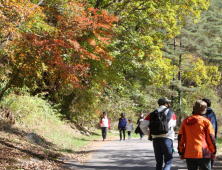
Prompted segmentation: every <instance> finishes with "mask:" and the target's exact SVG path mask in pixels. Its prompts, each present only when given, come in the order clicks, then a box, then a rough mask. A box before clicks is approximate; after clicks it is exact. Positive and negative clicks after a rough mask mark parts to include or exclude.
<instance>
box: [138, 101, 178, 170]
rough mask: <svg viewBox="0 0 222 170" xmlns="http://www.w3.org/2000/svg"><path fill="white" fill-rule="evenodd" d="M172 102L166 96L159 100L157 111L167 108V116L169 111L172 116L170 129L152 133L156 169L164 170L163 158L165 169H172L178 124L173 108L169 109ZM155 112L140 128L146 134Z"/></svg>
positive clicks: (165, 112) (169, 124)
mask: <svg viewBox="0 0 222 170" xmlns="http://www.w3.org/2000/svg"><path fill="white" fill-rule="evenodd" d="M170 102H171V100H168V99H167V98H166V97H161V98H160V99H159V100H158V104H159V108H157V112H161V111H164V110H165V111H164V112H163V113H164V114H165V115H166V116H167V115H168V114H169V113H170V114H171V115H172V116H171V118H170V120H169V122H168V128H169V131H168V132H167V133H165V134H159V135H152V134H151V136H152V140H153V148H154V153H155V158H156V170H162V166H163V160H164V163H165V166H164V169H163V170H170V168H171V164H172V160H173V140H174V137H175V132H174V129H173V128H174V127H175V126H176V115H175V113H174V112H173V111H172V110H171V109H169V106H170ZM154 112H155V111H154ZM154 112H152V113H150V114H149V115H148V116H147V117H146V118H145V119H144V121H143V122H141V124H140V129H141V130H142V131H143V133H144V134H145V135H149V128H148V125H149V124H150V120H151V119H152V117H151V115H152V114H153V113H154ZM155 113H156V112H155Z"/></svg>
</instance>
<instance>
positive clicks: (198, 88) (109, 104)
mask: <svg viewBox="0 0 222 170" xmlns="http://www.w3.org/2000/svg"><path fill="white" fill-rule="evenodd" d="M0 23H1V24H0V72H1V74H0V81H1V84H0V100H1V105H2V106H5V107H7V108H9V109H11V110H12V111H13V112H14V115H15V119H16V120H17V121H19V120H20V118H21V117H26V116H27V115H24V114H22V113H23V112H24V111H21V110H18V107H19V106H18V105H19V104H18V103H19V101H21V98H22V99H23V100H25V98H26V97H27V98H29V100H30V97H32V96H33V97H34V96H35V98H36V97H37V98H41V99H43V101H45V102H46V103H48V104H49V105H50V107H51V108H52V110H53V112H54V113H55V114H56V115H57V116H58V117H60V119H62V120H69V121H71V122H72V123H74V124H76V125H78V126H80V127H95V126H97V125H98V120H99V118H100V117H101V114H102V112H103V111H107V112H108V116H109V117H110V118H111V121H112V122H113V121H116V120H117V119H118V117H119V115H120V113H122V112H124V113H126V117H127V118H131V119H133V120H135V121H136V119H137V117H138V116H139V115H140V114H141V113H145V114H148V113H150V112H151V111H152V110H153V109H155V108H156V107H157V106H158V105H157V100H158V98H160V97H162V96H166V97H168V98H170V99H171V98H172V99H173V104H172V106H171V107H172V109H173V110H174V111H175V113H176V115H177V118H178V122H180V121H181V120H182V119H183V118H184V117H185V116H188V115H190V114H191V112H192V106H193V104H194V102H195V101H196V100H198V99H202V98H209V99H210V100H211V101H212V108H213V110H214V111H215V113H216V114H220V111H221V94H222V89H221V69H222V67H221V57H222V2H221V1H220V0H210V1H208V0H191V1H186V0H181V1H172V0H150V1H147V0H135V1H132V0H82V1H77V0H2V1H0ZM24 103H26V102H24ZM20 105H23V106H24V104H22V103H20ZM27 107H28V106H27ZM30 107H33V106H32V105H30ZM22 109H24V107H23V108H22ZM27 114H30V115H31V114H34V112H33V113H32V111H30V112H29V113H27ZM113 128H116V127H113Z"/></svg>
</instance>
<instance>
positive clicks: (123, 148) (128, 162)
mask: <svg viewBox="0 0 222 170" xmlns="http://www.w3.org/2000/svg"><path fill="white" fill-rule="evenodd" d="M174 148H175V150H177V149H176V148H177V141H175V142H174ZM173 157H174V158H173V164H172V168H171V170H186V169H187V168H186V162H185V161H181V160H180V159H179V156H178V153H174V154H173ZM155 166H156V161H155V157H154V152H153V146H152V142H150V141H148V140H147V139H143V140H140V139H131V140H128V139H127V140H126V141H122V142H120V141H117V140H115V141H112V142H108V143H106V144H105V145H104V146H102V147H101V148H100V149H98V150H96V151H95V152H94V153H93V154H92V158H91V159H90V160H89V161H87V162H86V163H85V164H83V165H81V164H79V163H77V162H76V161H72V160H68V162H66V167H65V169H76V170H80V169H81V170H114V169H115V170H155Z"/></svg>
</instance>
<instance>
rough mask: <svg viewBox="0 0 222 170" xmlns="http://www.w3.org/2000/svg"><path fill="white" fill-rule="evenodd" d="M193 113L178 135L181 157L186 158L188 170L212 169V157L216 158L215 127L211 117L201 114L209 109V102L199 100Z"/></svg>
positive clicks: (185, 121)
mask: <svg viewBox="0 0 222 170" xmlns="http://www.w3.org/2000/svg"><path fill="white" fill-rule="evenodd" d="M193 110H194V111H193V115H192V116H190V117H188V118H186V119H185V120H184V121H183V123H182V126H181V127H180V131H179V135H178V152H179V155H180V159H181V160H183V159H186V162H187V168H188V170H196V169H197V167H198V166H199V167H200V168H201V170H211V158H216V143H215V135H214V129H213V126H212V124H211V122H210V121H209V119H207V118H205V117H203V116H201V115H203V114H205V113H206V111H207V103H205V102H204V101H202V100H197V101H196V103H195V105H194V107H193Z"/></svg>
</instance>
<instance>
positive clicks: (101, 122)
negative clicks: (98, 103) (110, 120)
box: [99, 118, 103, 126]
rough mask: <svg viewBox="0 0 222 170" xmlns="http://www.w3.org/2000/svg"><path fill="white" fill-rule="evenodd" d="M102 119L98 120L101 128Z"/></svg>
mask: <svg viewBox="0 0 222 170" xmlns="http://www.w3.org/2000/svg"><path fill="white" fill-rule="evenodd" d="M102 119H103V118H101V119H100V122H99V124H100V126H102V124H103V121H102Z"/></svg>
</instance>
